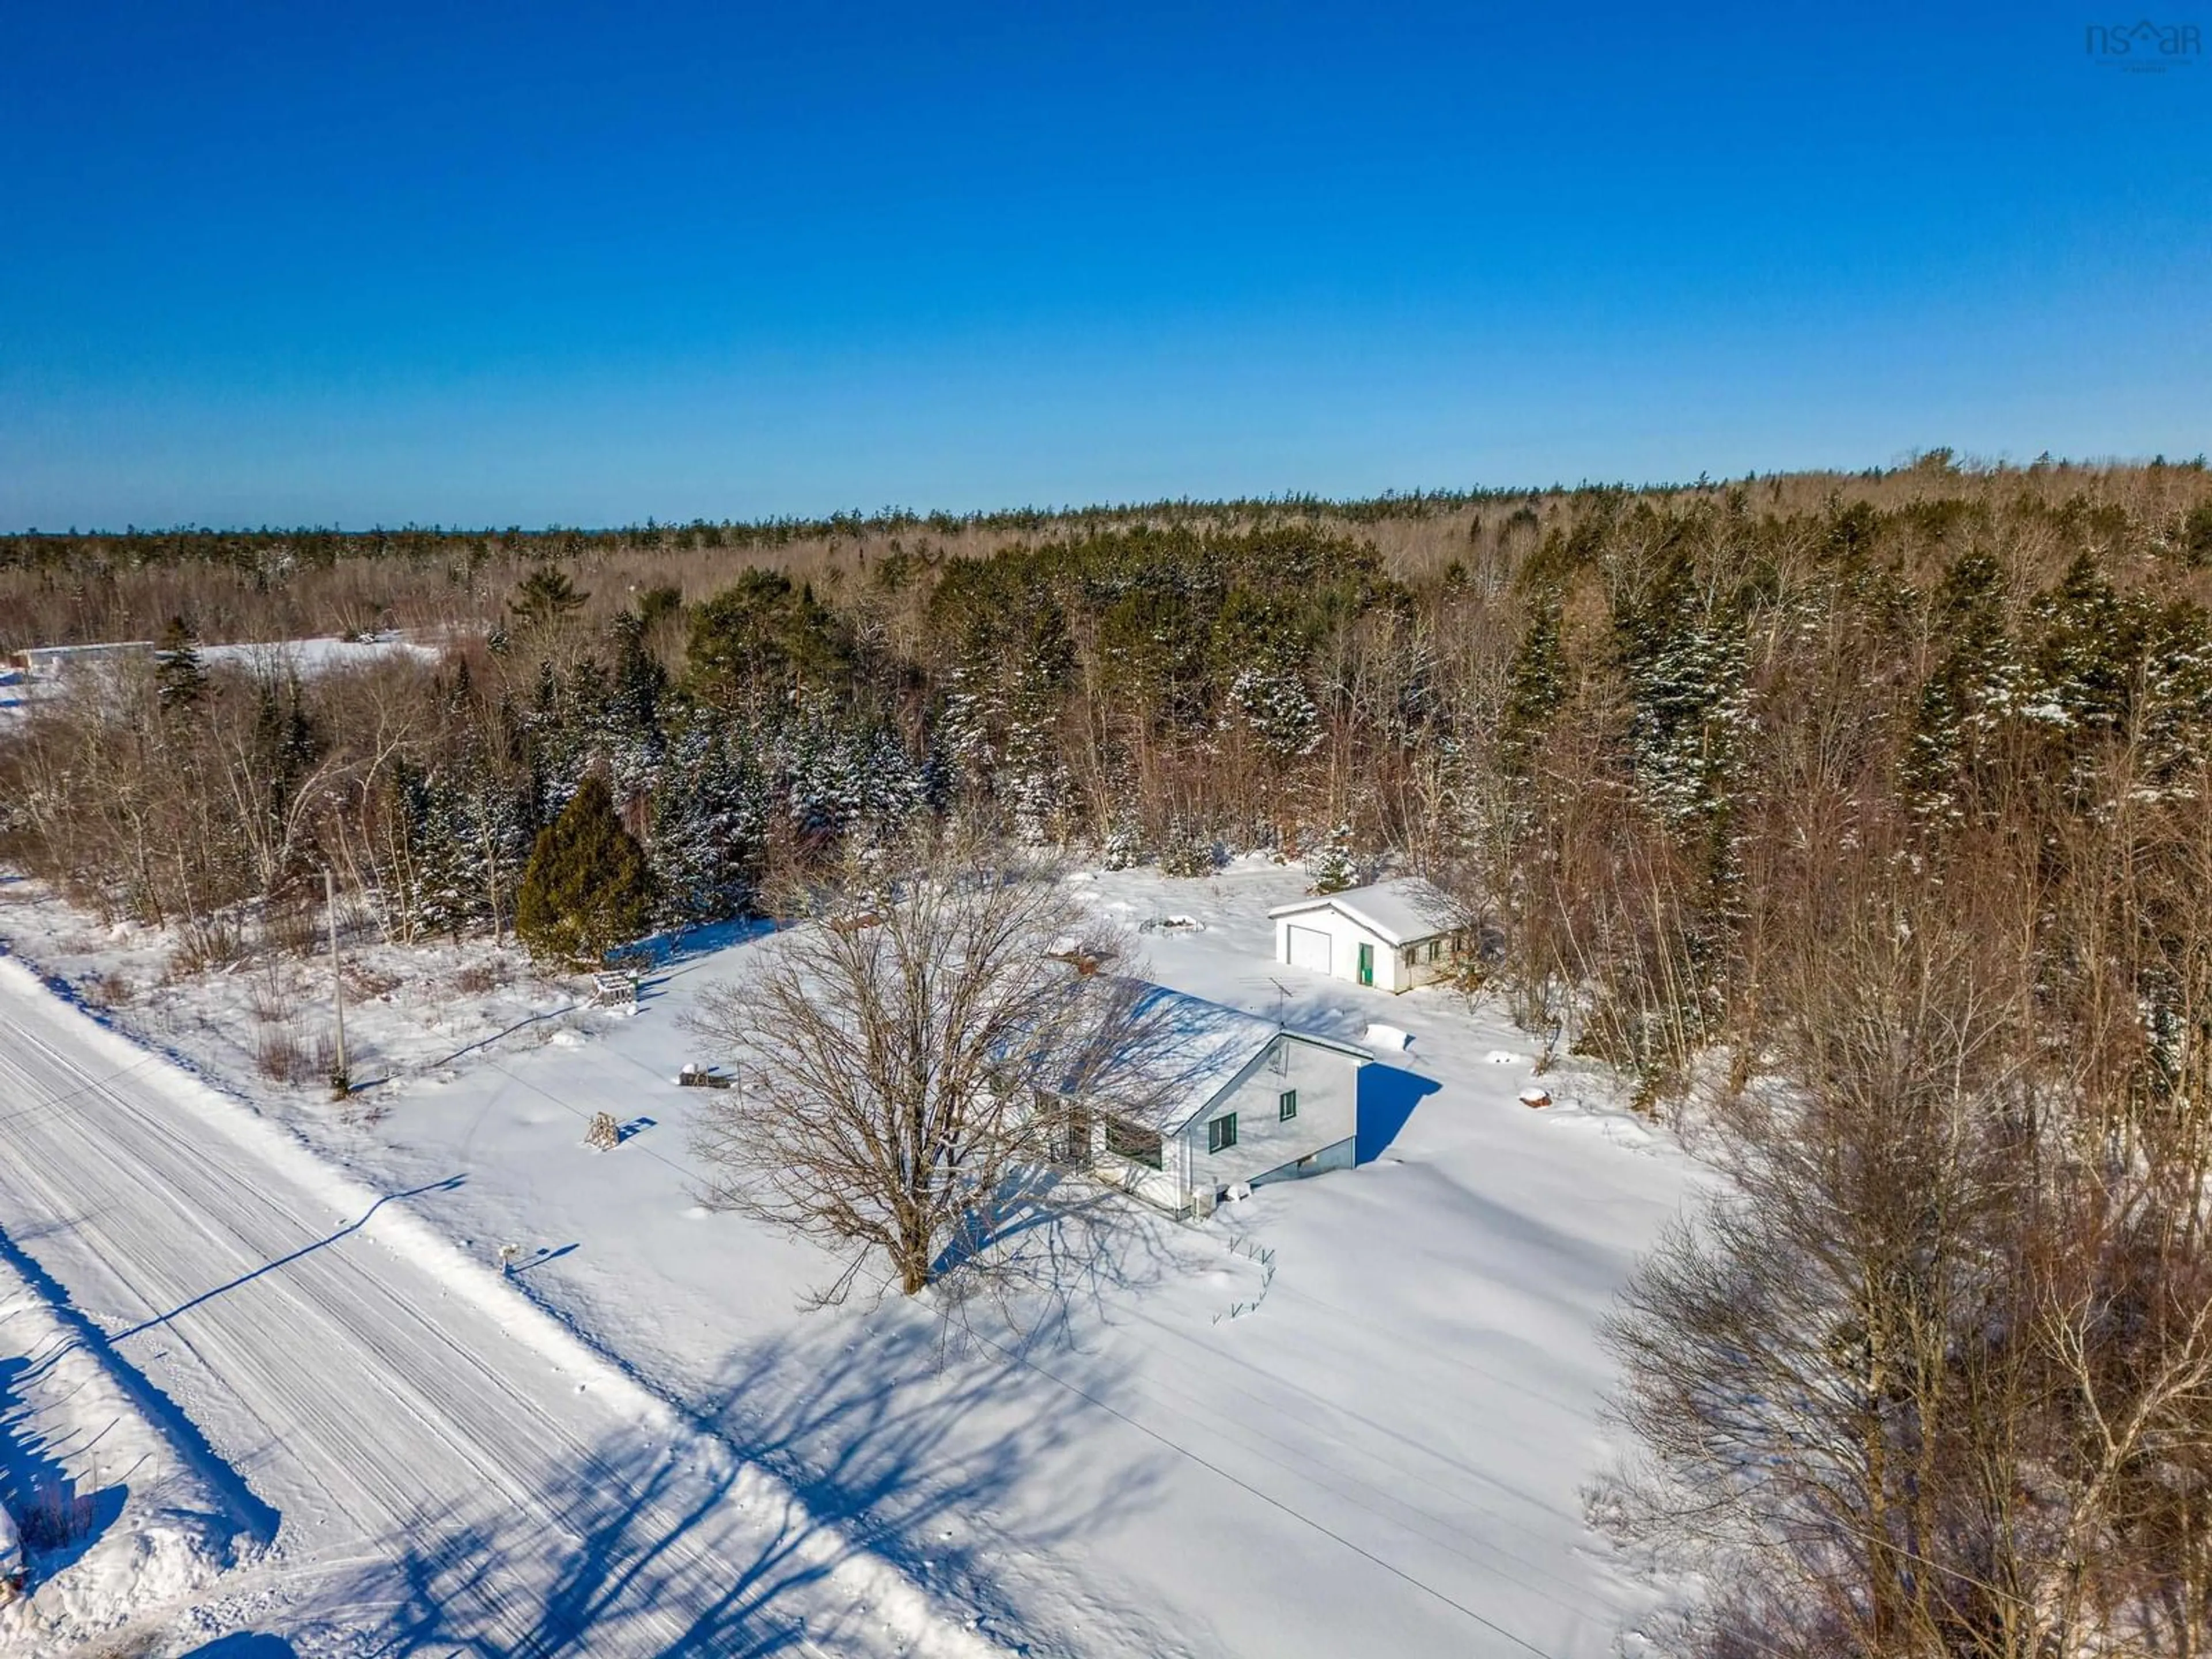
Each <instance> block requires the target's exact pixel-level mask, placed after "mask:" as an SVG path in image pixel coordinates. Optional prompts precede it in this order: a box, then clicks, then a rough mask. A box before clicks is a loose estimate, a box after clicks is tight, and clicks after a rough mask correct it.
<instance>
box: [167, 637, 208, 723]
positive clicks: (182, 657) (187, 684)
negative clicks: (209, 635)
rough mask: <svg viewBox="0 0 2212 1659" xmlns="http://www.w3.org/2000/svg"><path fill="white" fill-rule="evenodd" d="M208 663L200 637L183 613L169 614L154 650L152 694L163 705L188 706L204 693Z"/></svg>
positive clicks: (170, 707)
mask: <svg viewBox="0 0 2212 1659" xmlns="http://www.w3.org/2000/svg"><path fill="white" fill-rule="evenodd" d="M207 683H208V677H207V667H206V665H205V664H204V663H202V662H201V660H200V653H199V641H198V636H197V635H195V634H194V633H193V632H192V630H191V629H189V628H187V627H185V619H184V618H183V617H170V618H169V625H168V626H167V628H165V629H162V630H161V646H160V648H159V649H157V650H156V651H155V653H154V694H155V697H156V698H157V699H158V700H159V701H160V702H161V707H162V708H164V709H181V708H192V707H193V706H195V705H196V704H197V703H198V702H199V700H200V699H201V698H202V697H204V696H206V695H207Z"/></svg>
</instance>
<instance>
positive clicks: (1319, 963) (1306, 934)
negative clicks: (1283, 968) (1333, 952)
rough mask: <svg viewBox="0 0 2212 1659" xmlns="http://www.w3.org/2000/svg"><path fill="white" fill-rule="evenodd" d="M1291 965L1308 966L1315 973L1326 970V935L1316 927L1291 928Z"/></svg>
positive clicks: (1297, 966)
mask: <svg viewBox="0 0 2212 1659" xmlns="http://www.w3.org/2000/svg"><path fill="white" fill-rule="evenodd" d="M1291 967H1293V968H1310V969H1313V970H1314V971H1315V972H1316V973H1317V974H1325V973H1327V972H1328V934H1327V933H1323V932H1322V930H1321V929H1320V928H1318V927H1293V928H1291Z"/></svg>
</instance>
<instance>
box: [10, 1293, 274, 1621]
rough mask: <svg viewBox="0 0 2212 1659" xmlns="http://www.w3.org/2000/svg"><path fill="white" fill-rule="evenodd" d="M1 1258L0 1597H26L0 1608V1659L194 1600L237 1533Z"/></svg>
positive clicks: (80, 1337) (87, 1351)
mask: <svg viewBox="0 0 2212 1659" xmlns="http://www.w3.org/2000/svg"><path fill="white" fill-rule="evenodd" d="M12 1256H13V1251H12V1249H4V1250H0V1349H4V1350H5V1351H6V1352H7V1353H8V1354H9V1356H11V1357H10V1358H4V1359H0V1583H7V1582H13V1580H14V1579H15V1577H16V1576H17V1575H19V1574H22V1573H25V1572H26V1571H27V1595H24V1596H23V1597H21V1599H18V1600H15V1601H10V1602H9V1604H8V1605H7V1606H5V1607H0V1650H7V1651H11V1652H18V1651H20V1652H48V1653H58V1652H66V1651H69V1650H71V1649H73V1648H74V1647H75V1646H76V1645H77V1644H82V1643H88V1642H89V1641H91V1640H93V1639H94V1638H98V1637H100V1635H102V1634H105V1633H106V1632H113V1631H115V1630H118V1629H119V1628H120V1627H122V1626H125V1625H126V1624H129V1623H130V1622H131V1621H132V1620H135V1619H137V1618H138V1617H140V1616H141V1615H142V1614H143V1613H146V1612H147V1611H148V1610H149V1609H152V1608H155V1607H163V1606H167V1605H168V1604H170V1603H173V1602H175V1601H179V1600H181V1599H183V1598H184V1597H186V1596H189V1595H194V1594H196V1593H197V1592H199V1591H201V1590H203V1589H205V1588H206V1587H207V1586H208V1585H210V1583H213V1582H214V1580H215V1579H216V1576H217V1575H218V1574H219V1573H221V1572H222V1570H223V1569H224V1567H225V1566H226V1565H229V1564H230V1563H231V1562H233V1561H234V1559H237V1557H238V1554H239V1552H238V1550H237V1549H236V1548H235V1547H234V1537H235V1534H236V1527H235V1524H234V1522H232V1520H231V1519H230V1518H229V1517H228V1516H226V1515H225V1514H224V1513H223V1510H222V1504H220V1503H219V1502H218V1501H217V1500H216V1498H215V1496H214V1494H213V1493H212V1492H210V1491H209V1489H208V1488H207V1486H206V1485H205V1484H204V1482H203V1481H202V1480H200V1479H199V1478H198V1476H197V1474H195V1473H194V1471H193V1469H192V1467H191V1462H189V1460H188V1459H187V1458H186V1457H185V1455H183V1454H182V1453H181V1452H180V1451H179V1449H178V1448H176V1447H175V1446H173V1445H172V1444H171V1443H170V1442H169V1441H168V1439H167V1437H165V1436H164V1435H163V1434H162V1432H161V1430H160V1429H159V1428H158V1427H157V1426H156V1425H155V1423H154V1422H153V1421H151V1420H150V1419H149V1418H148V1417H147V1416H146V1415H145V1414H144V1413H143V1412H141V1411H140V1410H139V1409H138V1408H137V1403H136V1402H135V1401H134V1400H133V1399H132V1397H131V1392H130V1390H129V1389H128V1388H127V1387H126V1386H125V1383H123V1381H122V1379H121V1377H120V1376H118V1373H117V1372H116V1371H115V1370H113V1369H112V1359H111V1357H110V1356H109V1355H108V1354H107V1353H106V1349H105V1347H104V1346H95V1342H96V1339H93V1338H91V1337H89V1336H88V1335H87V1334H85V1333H84V1331H83V1330H82V1328H80V1327H79V1326H78V1325H77V1324H76V1323H75V1322H72V1321H71V1320H70V1318H69V1316H67V1315H65V1314H64V1312H63V1311H62V1310H59V1309H58V1308H56V1307H55V1306H54V1304H52V1302H50V1301H49V1300H48V1299H47V1298H46V1296H45V1294H44V1293H43V1292H42V1291H40V1289H39V1288H38V1287H37V1286H36V1285H33V1283H31V1282H30V1281H29V1280H28V1279H26V1278H25V1277H24V1276H23V1274H22V1273H21V1272H19V1271H18V1270H17V1268H16V1267H15V1262H14V1261H13V1260H12ZM8 1510H13V1511H14V1519H13V1520H12V1521H11V1520H10V1518H9V1515H8V1514H7V1513H6V1511H8ZM18 1523H20V1524H18ZM6 1595H7V1591H6V1590H5V1589H0V1599H4V1598H5V1597H6ZM21 1643H28V1644H30V1645H29V1646H18V1645H17V1644H21Z"/></svg>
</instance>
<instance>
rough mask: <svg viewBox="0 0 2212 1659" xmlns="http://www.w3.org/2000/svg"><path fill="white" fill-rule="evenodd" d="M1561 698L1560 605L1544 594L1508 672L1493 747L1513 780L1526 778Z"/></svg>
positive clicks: (1564, 687) (1563, 694)
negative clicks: (1497, 750) (1495, 744)
mask: <svg viewBox="0 0 2212 1659" xmlns="http://www.w3.org/2000/svg"><path fill="white" fill-rule="evenodd" d="M1566 695H1567V662H1566V653H1565V650H1564V649H1562V647H1561V646H1560V643H1559V599H1558V596H1557V595H1554V594H1547V595H1546V596H1544V597H1543V598H1542V599H1539V600H1538V601H1537V603H1536V607H1535V610H1534V614H1532V615H1531V616H1530V617H1529V618H1528V629H1526V631H1524V632H1523V633H1522V635H1521V642H1520V644H1519V645H1518V646H1516V647H1515V649H1514V653H1513V663H1512V666H1511V667H1510V669H1509V670H1508V671H1507V677H1506V689H1505V707H1504V714H1503V717H1502V719H1501V720H1500V723H1499V729H1498V744H1499V749H1500V751H1501V753H1502V754H1503V757H1504V761H1505V763H1506V766H1507V767H1508V768H1509V769H1510V770H1511V771H1512V773H1513V774H1514V775H1516V777H1526V776H1527V775H1528V768H1529V763H1530V761H1531V760H1532V758H1533V757H1534V750H1535V747H1536V744H1538V743H1539V742H1540V741H1541V739H1542V738H1543V734H1544V732H1545V730H1546V728H1547V726H1550V724H1551V720H1552V715H1553V713H1554V712H1556V711H1557V709H1558V708H1559V704H1560V703H1561V702H1563V701H1565V697H1566Z"/></svg>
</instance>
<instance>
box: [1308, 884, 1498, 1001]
mask: <svg viewBox="0 0 2212 1659" xmlns="http://www.w3.org/2000/svg"><path fill="white" fill-rule="evenodd" d="M1267 914H1268V915H1270V916H1271V917H1273V919H1274V923H1275V960H1276V961H1278V962H1280V963H1287V964H1289V965H1290V966H1291V967H1293V968H1306V969H1311V970H1312V971H1313V972H1315V973H1317V974H1328V975H1332V976H1334V978H1337V979H1342V980H1349V981H1352V983H1353V984H1355V985H1371V986H1374V987H1376V989H1378V990H1383V991H1390V992H1398V991H1409V990H1411V989H1413V987H1414V986H1416V985H1426V984H1428V983H1429V982H1430V981H1433V980H1439V979H1443V978H1446V977H1448V976H1449V975H1450V974H1451V972H1452V968H1453V964H1454V963H1455V960H1456V959H1457V958H1458V957H1459V956H1460V955H1461V954H1462V951H1464V950H1465V948H1466V944H1467V939H1466V934H1465V931H1464V929H1463V927H1462V924H1461V921H1460V917H1459V915H1458V911H1457V908H1456V907H1455V906H1454V904H1453V903H1452V902H1451V900H1450V899H1449V897H1448V896H1445V895H1444V894H1443V892H1441V891H1439V890H1437V888H1436V887H1435V886H1434V885H1432V884H1430V883H1428V882H1425V881H1424V880H1422V879H1421V878H1419V877H1418V876H1406V877H1401V878H1399V879H1397V880H1395V881H1378V882H1376V883H1374V884H1371V885H1370V886H1366V887H1347V888H1346V889H1345V890H1343V891H1342V892H1340V893H1316V894H1315V895H1314V896H1312V897H1310V898H1303V899H1299V900H1298V901H1297V902H1295V903H1291V904H1279V905H1277V906H1276V907H1275V908H1273V909H1272V910H1270V911H1268V912H1267Z"/></svg>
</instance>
